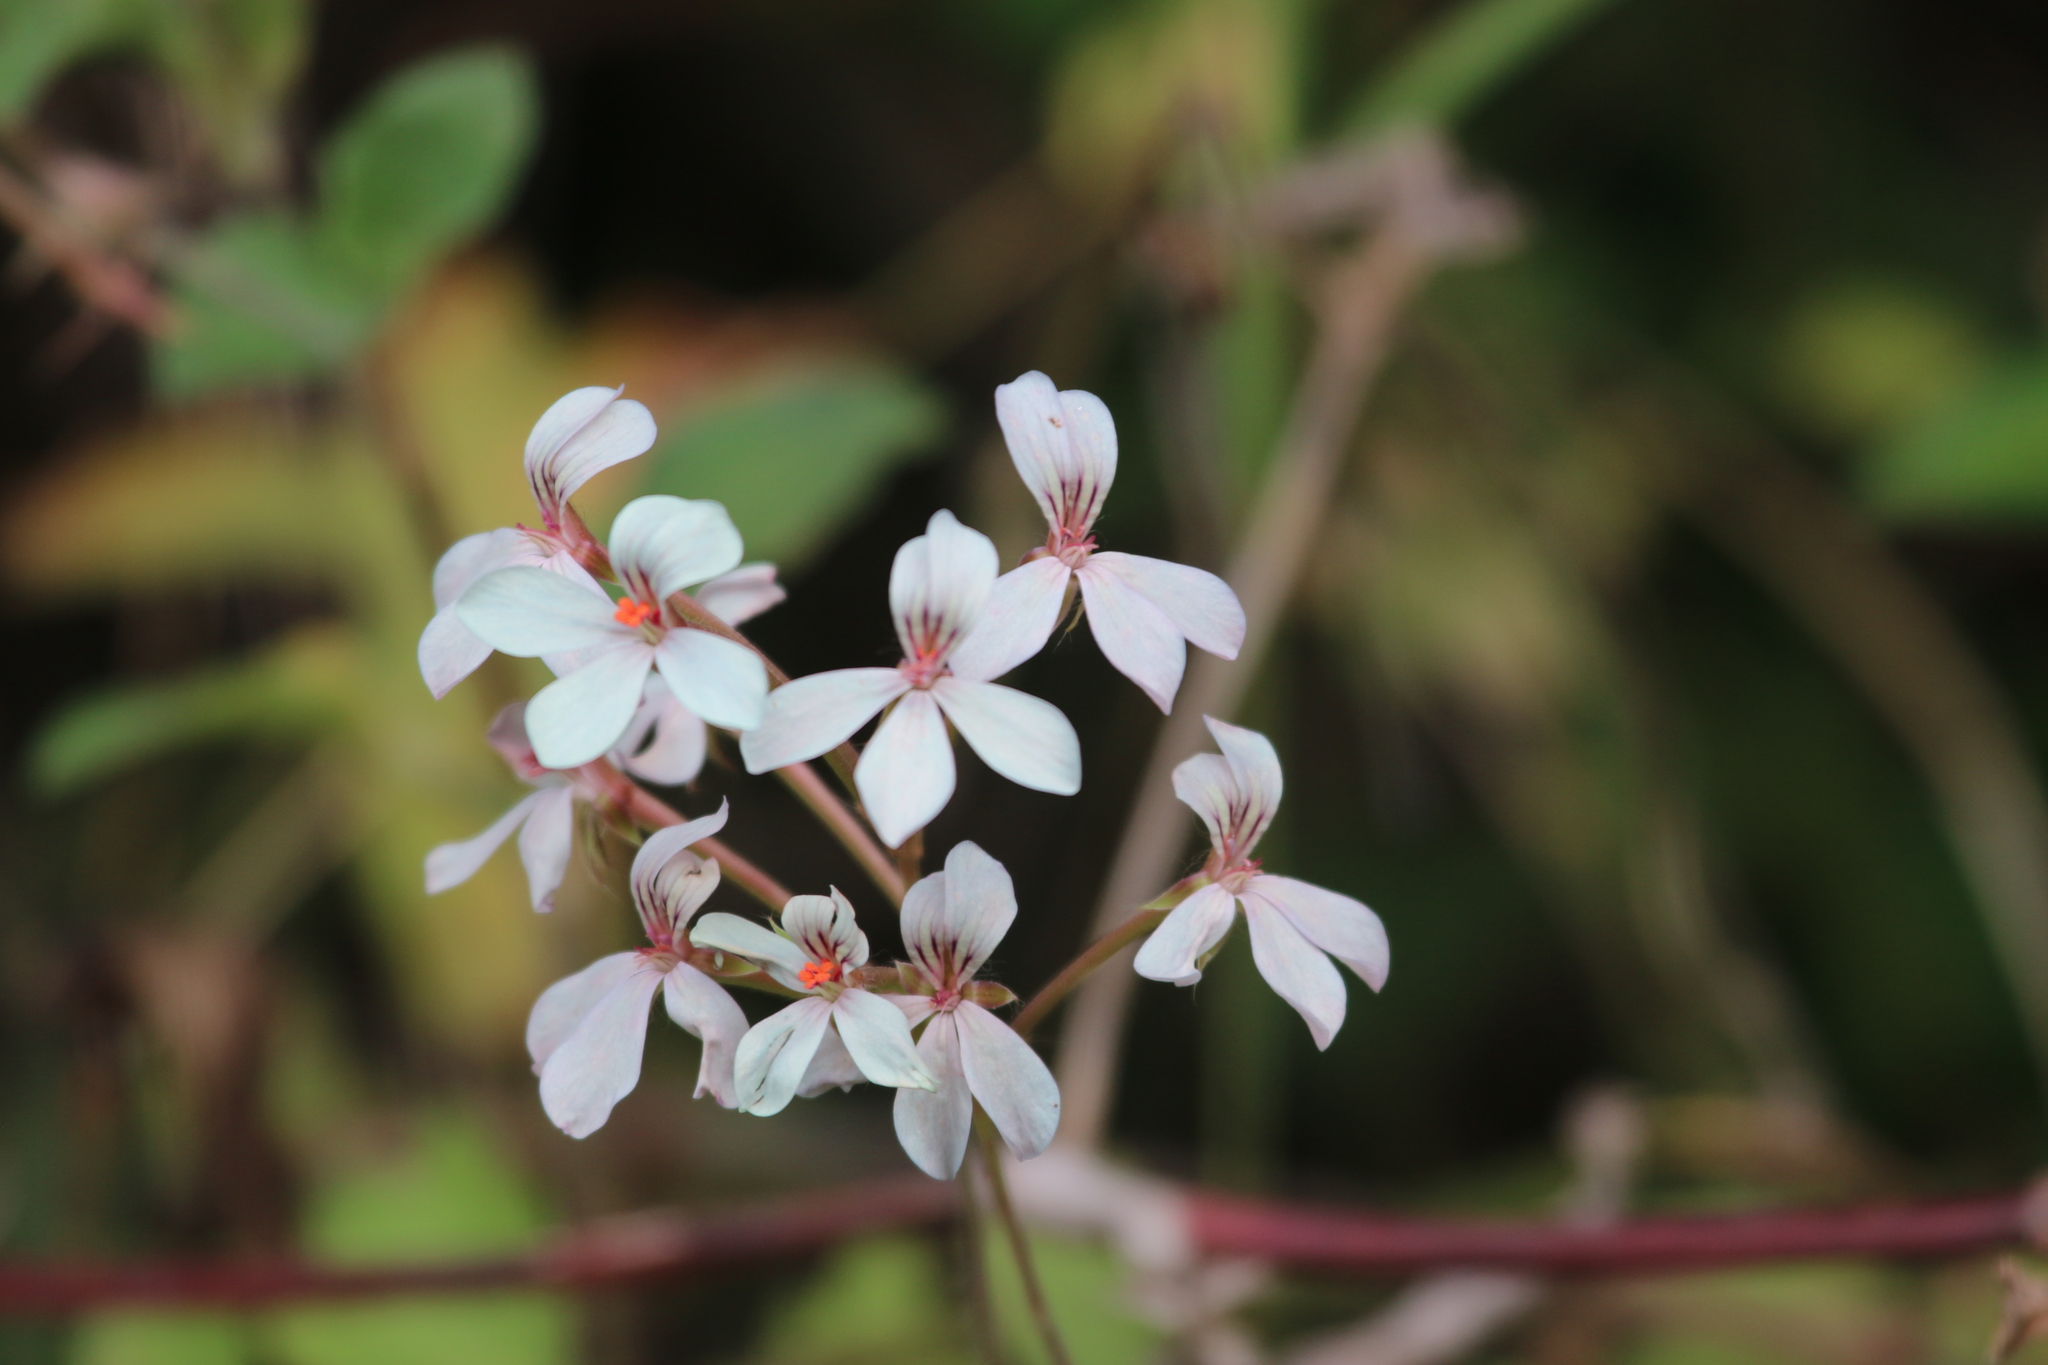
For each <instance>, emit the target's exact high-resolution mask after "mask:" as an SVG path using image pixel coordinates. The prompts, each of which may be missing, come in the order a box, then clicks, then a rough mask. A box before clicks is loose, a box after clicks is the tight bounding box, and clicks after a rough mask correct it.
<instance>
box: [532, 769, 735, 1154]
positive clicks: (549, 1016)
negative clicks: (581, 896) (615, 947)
mask: <svg viewBox="0 0 2048 1365" xmlns="http://www.w3.org/2000/svg"><path fill="white" fill-rule="evenodd" d="M725 818H726V807H725V805H724V803H720V805H719V807H718V810H717V811H716V812H715V813H714V814H711V815H707V816H704V817H703V818H701V819H697V820H692V821H690V822H689V823H687V824H682V825H671V826H670V827H669V828H667V829H664V830H659V831H657V832H655V833H654V834H653V835H651V836H649V838H648V840H647V842H646V843H645V844H643V845H641V848H640V852H639V855H638V856H637V857H635V858H634V859H633V874H632V884H633V907H634V909H636V910H638V911H639V912H640V923H641V927H642V928H644V929H645V930H646V932H647V942H648V946H647V947H645V948H641V949H638V950H636V951H633V952H625V953H613V954H612V955H611V956H609V957H601V958H599V959H598V960H597V961H595V962H593V963H591V964H590V965H589V966H588V967H585V968H584V969H583V970H582V971H580V972H578V973H576V975H574V976H571V977H567V978H565V979H563V980H561V981H557V982H556V983H555V984H554V985H552V986H550V987H548V988H547V989H546V990H545V991H543V992H541V997H540V999H539V1000H537V1001H536V1002H534V1006H533V1014H532V1016H531V1017H530V1018H529V1019H528V1020H527V1024H526V1050H527V1051H528V1052H529V1053H530V1054H531V1055H532V1057H533V1069H534V1070H535V1071H536V1072H537V1073H539V1075H540V1101H541V1107H542V1108H544V1109H545V1110H547V1115H548V1118H549V1119H550V1120H552V1121H553V1122H554V1124H555V1126H556V1127H557V1128H560V1129H561V1130H562V1131H563V1132H565V1133H567V1134H568V1135H569V1136H570V1137H574V1138H580V1137H588V1136H589V1135H590V1134H592V1133H594V1132H596V1131H597V1130H598V1129H599V1128H602V1127H603V1126H604V1123H605V1120H606V1119H607V1118H609V1117H611V1112H612V1107H613V1106H614V1105H616V1104H617V1103H618V1102H619V1101H620V1100H622V1099H624V1098H625V1097H626V1096H627V1095H629V1094H631V1093H632V1090H633V1087H634V1086H635V1085H637V1084H638V1083H639V1081H640V1057H641V1052H642V1050H643V1049H644V1048H645V1046H646V1043H647V1010H648V1007H649V1006H650V1005H651V1004H652V1003H653V1001H654V993H655V991H656V990H657V989H658V990H660V991H661V995H662V1003H663V1004H664V1005H666V1006H667V1008H668V1017H669V1018H670V1019H672V1020H674V1021H675V1022H676V1023H677V1024H678V1025H679V1026H681V1027H682V1028H683V1029H685V1030H686V1031H688V1032H689V1033H692V1034H695V1035H696V1036H697V1037H698V1038H699V1039H701V1040H702V1041H703V1044H704V1051H703V1060H702V1061H701V1062H700V1063H699V1065H698V1067H697V1094H698V1095H699V1096H703V1095H710V1096H712V1097H713V1098H714V1099H716V1100H717V1101H718V1102H719V1103H720V1104H722V1105H724V1106H725V1107H726V1108H728V1109H730V1108H732V1107H733V1104H734V1101H735V1094H734V1089H733V1055H734V1051H735V1049H736V1048H737V1047H738V1045H739V1042H740V1039H741V1038H742V1037H743V1036H744V1035H745V1034H746V1031H747V1018H746V1016H745V1015H744V1014H742V1013H740V1007H739V1006H738V1005H736V1004H734V1003H733V999H732V997H731V996H729V995H727V994H726V993H725V990H724V988H723V987H721V986H719V985H718V983H717V982H715V981H713V980H712V979H711V978H710V977H709V976H707V975H705V974H704V973H703V972H700V971H698V970H697V969H696V968H695V967H692V966H691V965H690V964H689V962H688V961H687V960H686V957H687V954H688V952H689V942H688V940H687V938H686V937H685V930H686V929H687V927H688V925H689V922H690V917H691V916H692V915H694V914H696V913H697V910H698V908H699V907H700V906H702V905H703V904H704V901H705V899H706V898H707V897H708V896H710V894H711V893H712V891H714V890H715V889H717V886H718V863H717V861H716V860H715V859H706V858H700V857H698V856H697V855H696V854H694V853H692V852H690V851H689V846H690V845H691V844H693V843H695V842H696V841H697V840H699V839H702V838H704V837H705V836H707V835H711V834H716V833H717V832H718V831H719V830H721V829H723V828H724V827H725Z"/></svg>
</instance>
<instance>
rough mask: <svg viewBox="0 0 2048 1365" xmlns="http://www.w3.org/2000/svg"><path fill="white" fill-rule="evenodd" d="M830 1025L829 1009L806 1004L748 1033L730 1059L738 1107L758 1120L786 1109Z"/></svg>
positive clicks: (824, 1005) (822, 1003) (813, 1001)
mask: <svg viewBox="0 0 2048 1365" xmlns="http://www.w3.org/2000/svg"><path fill="white" fill-rule="evenodd" d="M831 1023H832V1006H831V1004H830V1003H829V1002H827V1001H824V1000H819V999H816V998H812V999H809V1000H799V1001H797V1002H796V1003H795V1004H794V1005H791V1006H790V1007H789V1008H788V1009H785V1010H781V1011H779V1012H777V1013H775V1014H771V1015H769V1016H768V1017H767V1018H766V1019H763V1020H762V1021H761V1022H760V1023H758V1024H756V1025H754V1026H753V1027H752V1028H750V1029H748V1030H747V1034H746V1036H745V1037H744V1038H742V1039H740V1045H739V1049H738V1051H737V1052H736V1053H735V1054H734V1056H733V1084H734V1087H735V1089H736V1090H737V1092H738V1098H739V1107H740V1108H741V1109H742V1110H744V1111H746V1112H747V1113H749V1114H759V1115H761V1116H762V1117H764V1118H765V1117H767V1116H768V1115H770V1114H779V1113H781V1112H782V1111H783V1110H784V1109H787V1108H788V1107H789V1102H790V1101H791V1100H792V1099H794V1098H796V1092H797V1088H798V1086H799V1085H800V1084H801V1083H802V1081H803V1077H804V1072H805V1070H806V1069H808V1068H809V1066H810V1064H811V1058H812V1057H813V1056H814V1055H815V1054H816V1053H817V1051H818V1044H819V1042H820V1041H821V1040H822V1039H823V1038H824V1036H825V1030H826V1029H827V1028H828V1027H830V1025H831Z"/></svg>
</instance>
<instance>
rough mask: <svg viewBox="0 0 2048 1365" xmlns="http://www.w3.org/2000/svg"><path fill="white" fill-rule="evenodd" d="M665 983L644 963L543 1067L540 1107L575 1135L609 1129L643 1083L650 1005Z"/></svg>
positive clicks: (565, 1129) (577, 1136) (618, 985)
mask: <svg viewBox="0 0 2048 1365" xmlns="http://www.w3.org/2000/svg"><path fill="white" fill-rule="evenodd" d="M660 985H661V971H660V969H659V968H657V967H656V966H655V965H654V964H653V963H652V962H651V961H648V960H647V959H644V958H643V959H641V961H640V962H639V963H638V964H636V967H635V969H634V971H633V972H632V973H631V974H629V975H628V976H627V977H626V979H625V980H623V981H621V982H619V983H618V984H617V985H616V986H613V987H612V988H611V989H610V990H609V991H607V992H605V995H604V997H603V998H602V999H601V1000H599V1001H598V1002H597V1004H596V1006H595V1007H593V1008H592V1009H591V1011H590V1013H588V1014H586V1015H584V1016H583V1021H582V1022H581V1023H579V1024H578V1025H576V1027H575V1028H574V1029H573V1030H572V1031H571V1032H570V1034H569V1036H568V1037H567V1038H565V1039H563V1040H562V1045H561V1046H560V1047H558V1048H556V1049H555V1050H554V1051H553V1052H552V1053H550V1054H549V1056H548V1059H547V1060H546V1061H545V1062H542V1063H541V1068H540V1104H541V1108H543V1109H545V1110H546V1111H547V1115H548V1117H549V1118H550V1119H552V1120H553V1121H554V1124H555V1127H557V1128H559V1129H561V1130H562V1131H563V1132H565V1133H567V1134H568V1135H569V1136H570V1137H573V1138H580V1137H589V1136H590V1135H591V1134H592V1133H594V1132H596V1131H597V1130H598V1129H600V1128H602V1127H604V1121H605V1120H606V1119H608V1118H610V1117H611V1114H612V1106H613V1105H616V1104H617V1103H618V1102H619V1101H620V1100H622V1099H624V1098H626V1096H627V1095H629V1094H631V1093H632V1091H633V1087H634V1086H635V1085H638V1084H639V1083H640V1055H641V1053H642V1052H643V1051H644V1050H645V1049H646V1046H647V1007H648V1006H649V1005H650V1004H652V1003H653V1000H654V992H655V990H656V989H657V988H659V987H660Z"/></svg>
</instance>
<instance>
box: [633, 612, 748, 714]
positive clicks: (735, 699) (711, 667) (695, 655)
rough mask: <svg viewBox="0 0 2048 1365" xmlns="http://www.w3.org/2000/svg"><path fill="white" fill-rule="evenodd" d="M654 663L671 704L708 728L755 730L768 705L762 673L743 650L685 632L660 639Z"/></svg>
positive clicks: (740, 646)
mask: <svg viewBox="0 0 2048 1365" xmlns="http://www.w3.org/2000/svg"><path fill="white" fill-rule="evenodd" d="M654 662H655V665H656V666H657V667H659V668H660V669H661V676H662V677H663V678H666V679H667V680H668V685H669V690H671V691H672V692H674V693H675V694H676V700H678V701H680V702H682V704H683V705H685V706H687V707H689V708H690V709H691V710H692V711H695V712H696V713H697V714H698V715H700V716H702V717H703V718H704V719H705V720H707V721H709V722H711V723H712V724H713V725H723V726H724V727H725V728H726V729H728V730H752V729H754V728H756V727H757V726H759V725H760V723H761V717H762V714H763V712H764V711H765V710H766V709H767V705H768V670H767V669H766V668H765V667H764V666H763V665H762V663H761V656H760V655H758V654H756V653H754V651H753V650H751V649H748V648H747V647H746V646H745V645H743V644H739V643H736V642H735V641H732V640H727V639H724V638H723V637H721V636H717V635H713V634H712V633H711V632H710V631H707V630H691V629H688V628H687V627H686V628H683V629H679V630H671V631H669V632H668V633H667V634H665V635H663V636H662V637H661V643H660V644H659V645H657V646H655V651H654Z"/></svg>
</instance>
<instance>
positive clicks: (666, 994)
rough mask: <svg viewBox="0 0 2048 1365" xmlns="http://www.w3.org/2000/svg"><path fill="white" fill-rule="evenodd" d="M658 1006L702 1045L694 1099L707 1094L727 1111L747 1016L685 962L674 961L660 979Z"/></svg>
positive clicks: (732, 1097) (732, 1098) (732, 1101)
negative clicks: (659, 1004)
mask: <svg viewBox="0 0 2048 1365" xmlns="http://www.w3.org/2000/svg"><path fill="white" fill-rule="evenodd" d="M661 999H662V1003H663V1004H664V1005H666V1006H667V1007H668V1017H669V1018H670V1019H672V1020H674V1021H675V1022H676V1024H677V1026H679V1027H680V1028H682V1029H683V1030H684V1031H685V1032H688V1033H691V1034H694V1035H695V1036H696V1037H697V1038H698V1039H699V1040H700V1041H701V1042H702V1043H703V1044H704V1052H703V1059H702V1060H701V1061H700V1062H698V1064H697V1092H696V1098H698V1099H702V1098H703V1097H704V1096H706V1095H709V1096H711V1097H712V1098H713V1099H715V1100H717V1101H718V1102H719V1104H721V1105H723V1106H724V1107H725V1108H727V1109H730V1108H732V1107H733V1106H734V1105H736V1104H737V1103H739V1095H738V1092H737V1090H736V1089H735V1086H734V1082H733V1056H734V1054H735V1053H736V1052H737V1051H738V1049H739V1045H740V1039H742V1038H744V1037H745V1036H746V1034H747V1016H746V1015H744V1014H742V1013H740V1007H739V1006H738V1005H737V1004H735V1003H733V998H732V997H731V996H730V995H727V994H726V993H725V989H724V988H723V987H721V986H720V985H719V984H718V983H717V982H715V981H713V980H712V979H711V978H710V977H708V976H706V975H704V973H702V972H700V971H698V970H697V969H696V968H695V967H692V966H691V965H690V964H689V963H687V962H678V963H677V964H676V965H675V966H673V967H671V968H669V972H668V975H667V976H666V977H664V978H662V992H661Z"/></svg>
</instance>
